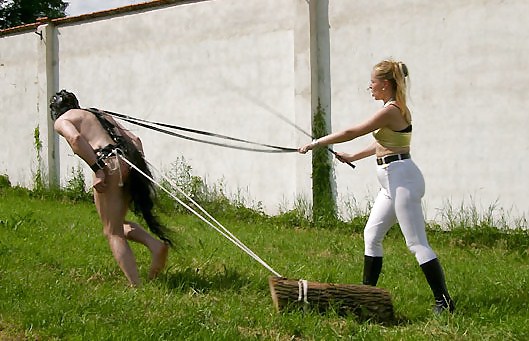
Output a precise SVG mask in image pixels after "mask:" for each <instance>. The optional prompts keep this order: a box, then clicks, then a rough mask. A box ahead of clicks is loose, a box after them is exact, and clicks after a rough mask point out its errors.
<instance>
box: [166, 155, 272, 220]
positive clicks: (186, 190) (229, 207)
mask: <svg viewBox="0 0 529 341" xmlns="http://www.w3.org/2000/svg"><path fill="white" fill-rule="evenodd" d="M161 184H162V186H163V187H164V188H165V189H166V190H167V191H168V192H169V193H171V195H169V194H168V193H167V192H165V191H163V190H158V191H157V193H158V194H157V196H158V200H157V208H158V209H159V210H160V211H161V212H163V213H165V214H192V213H190V212H189V211H188V209H187V208H185V207H184V206H183V205H181V203H179V202H178V201H177V200H175V198H174V197H176V198H178V199H179V200H180V201H182V202H183V203H185V204H186V205H189V206H190V207H191V208H193V209H194V210H196V211H198V212H200V210H199V209H198V208H197V207H196V206H195V205H194V204H193V203H192V201H191V200H189V199H188V198H191V199H192V200H193V201H195V202H196V203H197V204H198V205H200V206H201V207H202V208H203V209H204V210H205V211H207V212H215V213H216V215H218V216H220V217H232V218H239V219H246V220H248V219H253V220H259V219H261V218H263V217H265V216H266V215H265V214H264V212H263V209H262V207H261V205H260V203H258V204H257V207H253V208H251V207H250V208H249V207H247V205H246V203H245V200H244V199H243V198H242V196H241V195H239V196H238V197H236V198H229V197H228V195H227V194H226V191H225V185H224V184H223V183H222V182H219V183H217V184H214V185H211V186H210V185H208V184H207V183H206V181H205V180H202V179H201V178H200V177H198V176H196V175H193V170H192V167H191V166H190V165H189V164H188V163H187V161H186V160H185V158H184V157H183V156H182V157H178V158H177V159H176V161H175V162H173V163H172V164H171V169H170V170H169V171H168V174H167V175H166V176H165V177H164V179H162V180H161ZM184 194H185V195H184Z"/></svg>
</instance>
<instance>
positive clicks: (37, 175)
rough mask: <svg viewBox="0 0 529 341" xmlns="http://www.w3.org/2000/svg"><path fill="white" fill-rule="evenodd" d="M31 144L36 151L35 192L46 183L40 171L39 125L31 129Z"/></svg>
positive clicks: (42, 188) (44, 187) (43, 187)
mask: <svg viewBox="0 0 529 341" xmlns="http://www.w3.org/2000/svg"><path fill="white" fill-rule="evenodd" d="M33 146H34V147H35V151H36V152H37V170H36V171H35V174H34V175H33V190H34V191H35V192H37V193H40V192H43V191H44V190H45V189H46V184H45V180H44V175H43V171H42V141H41V139H40V128H39V126H37V127H35V129H34V130H33Z"/></svg>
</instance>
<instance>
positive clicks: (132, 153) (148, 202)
mask: <svg viewBox="0 0 529 341" xmlns="http://www.w3.org/2000/svg"><path fill="white" fill-rule="evenodd" d="M85 110H87V111H89V112H91V113H92V114H94V115H95V116H96V117H97V119H98V120H99V122H100V123H101V125H102V126H103V128H104V129H105V130H106V131H107V133H108V134H109V135H110V137H111V138H112V140H113V141H114V142H115V143H116V144H117V145H118V146H119V148H120V149H121V150H122V152H123V154H124V156H125V157H126V158H127V159H128V160H129V161H130V162H132V164H134V166H136V167H138V169H139V170H141V171H142V172H143V173H144V174H145V175H147V176H149V177H150V178H152V173H151V171H150V169H149V167H148V166H147V163H146V162H145V159H144V158H143V155H142V154H141V153H140V151H139V150H138V148H136V146H135V145H134V143H132V141H131V140H130V138H129V137H128V136H126V135H123V134H119V133H118V132H117V127H116V126H115V125H114V124H113V123H112V122H110V121H109V120H108V119H107V118H106V117H105V116H104V114H103V112H102V111H100V110H98V109H95V108H89V109H85ZM125 186H127V190H128V193H129V194H130V196H131V202H130V206H131V207H130V208H131V209H132V211H133V212H134V213H135V214H136V215H138V216H139V215H141V216H142V217H143V219H144V220H145V222H146V223H147V226H148V227H149V230H151V232H152V233H154V234H155V235H156V236H158V238H160V239H161V240H162V241H164V242H165V243H167V244H168V245H169V246H173V241H172V240H171V238H170V237H169V229H167V228H166V227H165V226H163V225H162V224H161V223H160V221H159V220H158V217H156V215H154V213H153V209H154V199H155V194H156V192H155V189H154V185H153V183H152V182H151V181H150V180H149V179H148V178H146V177H145V176H144V175H143V174H141V173H140V172H139V171H137V170H136V169H134V168H132V169H131V170H130V173H129V178H128V179H127V182H126V184H125Z"/></svg>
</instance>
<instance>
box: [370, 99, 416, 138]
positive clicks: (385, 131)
mask: <svg viewBox="0 0 529 341" xmlns="http://www.w3.org/2000/svg"><path fill="white" fill-rule="evenodd" d="M387 105H395V104H394V103H392V102H388V103H386V106H387ZM395 106H396V105H395ZM411 130H412V127H411V124H410V125H409V126H407V127H406V128H404V129H403V130H399V131H394V130H391V129H389V128H386V127H384V128H380V129H377V130H375V131H374V132H373V136H374V137H375V139H376V140H377V142H378V143H380V145H382V146H383V147H390V148H391V147H393V148H395V147H397V148H401V147H409V146H410V143H411Z"/></svg>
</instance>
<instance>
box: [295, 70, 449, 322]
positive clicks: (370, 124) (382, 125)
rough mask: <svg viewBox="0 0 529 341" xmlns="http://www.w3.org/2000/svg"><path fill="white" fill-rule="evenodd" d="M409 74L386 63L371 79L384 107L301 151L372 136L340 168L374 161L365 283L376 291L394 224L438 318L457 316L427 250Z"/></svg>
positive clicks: (342, 157)
mask: <svg viewBox="0 0 529 341" xmlns="http://www.w3.org/2000/svg"><path fill="white" fill-rule="evenodd" d="M407 78H408V69H407V67H406V65H405V64H404V63H402V62H398V61H394V60H383V61H381V62H380V63H378V64H376V65H375V66H374V67H373V70H372V73H371V85H370V86H369V89H370V91H371V96H372V97H373V98H374V99H375V100H377V101H383V103H384V105H383V107H382V108H381V109H379V110H377V111H376V112H375V113H374V114H373V115H372V116H371V117H369V118H368V119H367V120H365V121H364V122H362V123H360V124H357V125H353V126H351V127H349V128H347V129H345V130H342V131H339V132H336V133H331V134H329V135H327V136H323V137H321V138H319V139H317V140H314V141H312V143H310V144H307V145H305V146H302V147H300V148H299V149H298V151H299V152H300V153H302V154H305V153H306V152H307V151H309V150H311V149H314V148H316V147H322V146H327V145H331V144H337V143H341V142H345V141H350V140H352V139H355V138H357V137H359V136H363V135H367V134H370V133H372V134H373V137H374V139H375V141H374V142H373V143H372V144H371V145H369V146H368V147H367V148H365V149H364V150H361V151H359V152H357V153H354V154H348V153H337V158H338V160H340V161H341V162H353V161H357V160H360V159H363V158H366V157H368V156H372V155H375V156H376V162H377V177H378V180H379V182H380V185H381V189H380V192H379V193H378V195H377V197H376V200H375V202H374V204H373V208H372V210H371V213H370V215H369V219H368V221H367V224H366V226H365V229H364V243H365V251H364V274H363V283H364V284H366V285H373V286H375V285H376V284H377V281H378V277H379V275H380V272H381V270H382V257H383V248H382V241H383V239H384V236H385V235H386V233H387V232H388V231H389V229H390V228H391V226H392V225H394V224H395V222H398V223H399V226H400V229H401V231H402V234H403V235H404V238H405V240H406V245H407V246H408V248H409V250H410V251H411V252H412V253H413V254H414V255H415V258H416V259H417V262H418V263H419V265H420V267H421V269H422V271H423V273H424V275H425V277H426V280H427V281H428V284H429V285H430V288H431V290H432V292H433V295H434V297H435V305H434V308H433V311H434V313H436V314H439V313H441V312H443V311H445V310H448V311H450V312H453V311H454V309H455V305H454V302H453V300H452V299H451V298H450V295H449V294H448V290H447V288H446V283H445V277H444V272H443V269H442V267H441V264H440V262H439V260H438V258H437V255H436V254H435V252H434V251H433V250H432V248H431V247H430V245H429V244H428V240H427V237H426V230H425V222H424V216H423V210H422V205H421V198H422V197H423V195H424V188H425V185H424V178H423V175H422V173H421V171H420V170H419V168H418V167H417V165H416V164H415V163H414V162H413V160H412V159H411V155H410V141H411V135H412V124H411V113H410V110H409V109H408V107H407V105H406V80H407Z"/></svg>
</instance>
